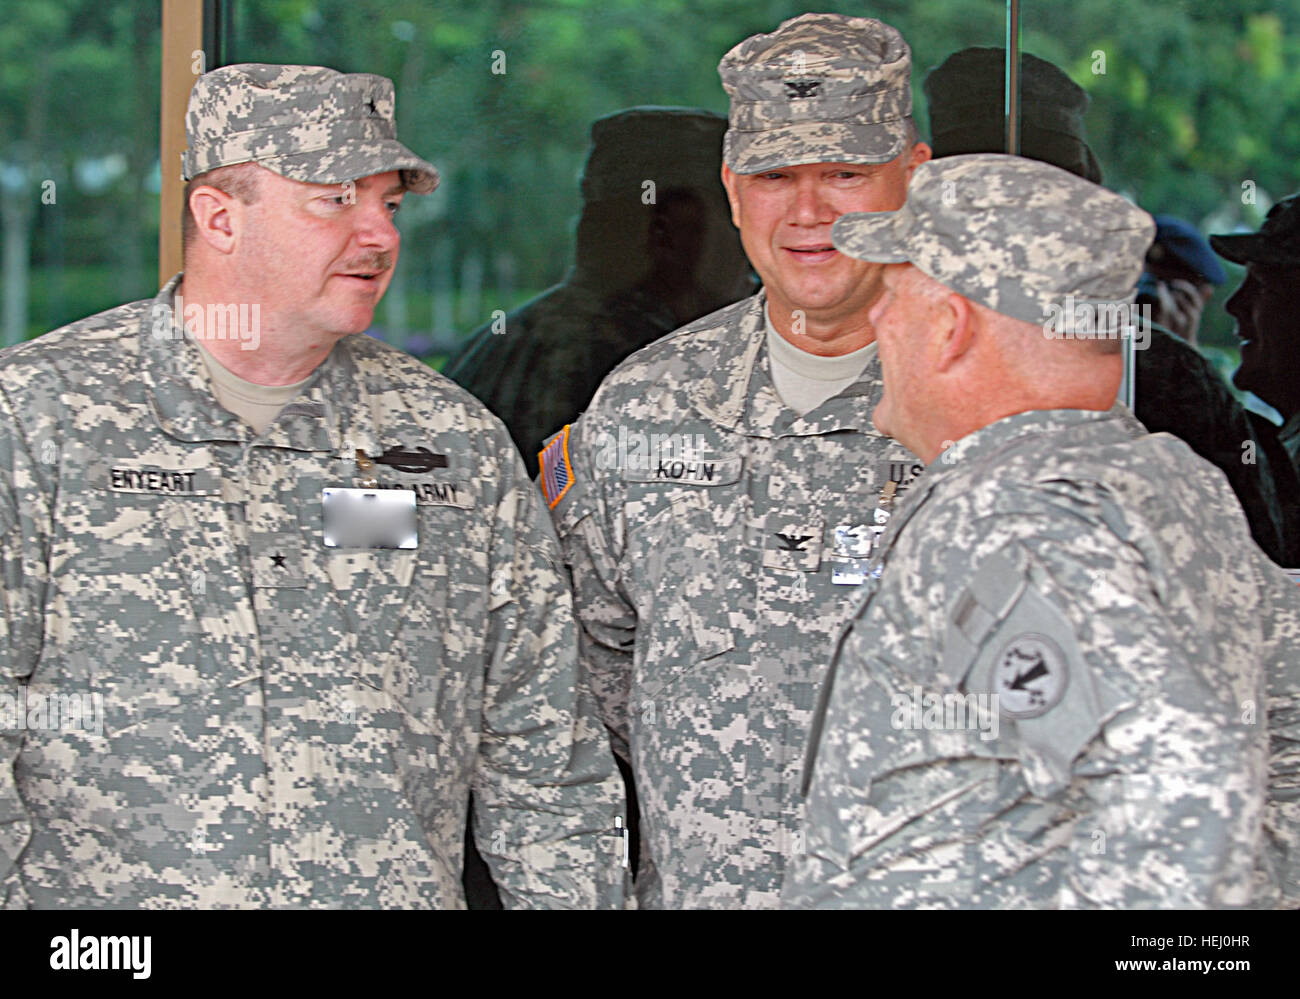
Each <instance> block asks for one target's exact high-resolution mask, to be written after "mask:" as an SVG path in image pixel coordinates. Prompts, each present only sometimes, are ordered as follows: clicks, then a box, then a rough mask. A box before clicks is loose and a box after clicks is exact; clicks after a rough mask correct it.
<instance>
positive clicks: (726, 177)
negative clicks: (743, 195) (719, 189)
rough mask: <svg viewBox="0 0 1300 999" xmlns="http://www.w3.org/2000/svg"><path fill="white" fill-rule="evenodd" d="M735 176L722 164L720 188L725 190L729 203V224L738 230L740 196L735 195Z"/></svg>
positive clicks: (729, 168)
mask: <svg viewBox="0 0 1300 999" xmlns="http://www.w3.org/2000/svg"><path fill="white" fill-rule="evenodd" d="M736 185H737V180H736V175H735V174H734V173H732V171H731V167H729V166H727V164H725V163H724V164H722V186H723V187H724V188H726V190H727V201H729V202H730V203H731V224H732V225H734V226H735V227H736V228H737V229H739V228H740V195H739V194H737V193H736Z"/></svg>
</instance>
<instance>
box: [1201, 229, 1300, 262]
mask: <svg viewBox="0 0 1300 999" xmlns="http://www.w3.org/2000/svg"><path fill="white" fill-rule="evenodd" d="M1210 246H1211V247H1212V248H1213V249H1214V252H1215V253H1217V254H1218V255H1219V256H1221V257H1222V258H1223V259H1224V260H1231V261H1232V262H1233V263H1234V264H1243V265H1244V264H1281V265H1282V266H1284V267H1294V266H1300V254H1296V253H1286V252H1285V251H1282V250H1279V249H1278V248H1277V245H1276V244H1275V243H1274V242H1273V241H1272V240H1271V239H1270V238H1269V237H1268V236H1264V235H1262V234H1260V233H1257V232H1252V233H1243V234H1242V235H1240V236H1211V237H1210Z"/></svg>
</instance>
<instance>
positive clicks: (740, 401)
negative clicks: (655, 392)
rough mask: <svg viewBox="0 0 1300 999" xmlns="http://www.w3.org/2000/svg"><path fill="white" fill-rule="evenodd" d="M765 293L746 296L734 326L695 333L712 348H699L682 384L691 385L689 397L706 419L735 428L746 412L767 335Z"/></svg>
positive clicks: (731, 428)
mask: <svg viewBox="0 0 1300 999" xmlns="http://www.w3.org/2000/svg"><path fill="white" fill-rule="evenodd" d="M766 301H767V296H766V294H765V293H764V292H762V291H760V292H759V293H758V294H757V295H754V296H753V297H752V298H750V299H749V303H748V307H747V308H746V309H745V310H744V311H743V312H741V314H740V316H739V318H738V320H737V321H736V323H735V327H734V328H729V327H728V326H720V327H712V328H708V327H706V328H704V329H701V330H698V331H696V335H697V336H701V337H711V338H712V341H713V344H712V347H711V349H706V350H704V351H701V353H700V355H699V356H698V357H696V358H695V359H694V360H693V362H692V364H691V367H692V368H694V369H695V370H688V371H686V372H685V377H684V379H683V384H686V385H689V386H691V400H692V402H693V403H694V405H695V408H696V410H698V411H699V413H700V415H702V416H704V417H705V418H706V419H708V420H711V421H713V422H714V423H717V424H720V425H721V426H722V427H724V428H725V429H727V430H735V429H736V428H737V427H738V426H739V425H740V420H741V418H742V417H743V416H744V415H745V408H746V407H745V402H746V398H747V395H748V390H749V382H750V376H751V374H752V373H753V371H754V362H755V361H756V360H757V358H758V356H759V352H760V350H761V349H762V346H763V341H764V339H765V338H766V336H767V331H766V327H765V326H764V323H763V314H764V313H763V310H764V307H765V305H766Z"/></svg>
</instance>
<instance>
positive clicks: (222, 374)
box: [194, 339, 312, 434]
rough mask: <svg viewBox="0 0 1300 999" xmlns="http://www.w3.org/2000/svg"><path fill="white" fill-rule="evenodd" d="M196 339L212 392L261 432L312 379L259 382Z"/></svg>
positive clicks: (223, 403) (309, 377)
mask: <svg viewBox="0 0 1300 999" xmlns="http://www.w3.org/2000/svg"><path fill="white" fill-rule="evenodd" d="M194 342H195V343H196V344H198V346H199V355H200V356H201V357H202V358H203V363H204V364H205V365H206V366H207V369H208V374H209V376H210V377H211V378H212V394H213V395H215V396H216V397H217V402H219V403H221V405H222V406H224V407H225V408H226V409H228V410H230V411H231V412H232V413H234V414H235V415H236V416H238V417H239V418H240V419H241V420H243V421H244V422H245V423H247V424H248V425H249V426H250V427H252V428H253V429H254V430H256V431H257V432H258V433H259V434H260V433H261V432H262V431H263V430H265V429H266V428H267V427H269V426H270V425H271V421H272V420H274V419H275V416H276V414H277V413H279V412H280V410H281V409H283V408H284V404H285V403H286V402H288V401H289V400H290V399H292V398H293V397H294V396H296V395H297V394H298V393H299V392H300V391H301V390H302V387H303V386H304V385H306V384H307V383H308V382H309V381H311V377H312V376H311V375H308V376H307V377H306V378H304V379H303V380H302V381H300V382H295V383H294V384H292V385H258V384H256V383H255V382H250V381H245V380H244V379H243V378H240V377H239V376H238V375H237V374H235V373H234V372H233V371H231V370H230V369H229V368H227V367H226V366H225V365H224V364H222V363H221V362H220V361H218V360H217V359H216V358H215V357H213V356H212V355H211V354H209V353H208V351H207V348H205V347H204V346H203V344H201V343H199V341H198V340H197V339H196V340H195V341H194Z"/></svg>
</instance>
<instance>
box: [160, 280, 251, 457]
mask: <svg viewBox="0 0 1300 999" xmlns="http://www.w3.org/2000/svg"><path fill="white" fill-rule="evenodd" d="M183 276H184V275H183V273H182V274H176V275H174V276H173V277H172V279H171V280H170V281H168V282H167V283H166V284H165V285H163V286H162V288H161V289H160V290H159V292H158V294H157V295H156V296H154V300H153V305H152V306H151V307H150V308H149V310H148V311H147V312H146V313H145V315H144V317H143V318H142V319H141V320H140V374H141V380H142V381H143V383H144V391H145V395H146V396H147V398H148V399H149V403H150V405H151V406H152V407H153V411H154V414H155V416H156V417H157V419H158V423H159V425H160V426H161V427H162V429H163V430H164V432H166V433H167V434H170V435H171V436H172V437H175V438H177V439H178V440H183V441H191V442H193V441H241V442H242V441H245V440H247V439H249V438H250V437H251V436H252V429H251V428H250V427H247V426H245V425H244V422H243V421H242V420H240V419H239V417H237V416H235V415H234V414H233V413H229V412H227V411H226V410H225V409H223V408H222V407H221V405H220V404H219V403H218V402H217V398H216V396H215V395H213V394H212V382H211V379H210V376H209V375H208V371H207V368H206V366H205V365H204V364H203V358H202V357H201V356H200V355H199V348H198V345H197V344H194V343H191V342H190V340H189V338H188V337H186V336H184V335H183V334H182V332H181V331H182V330H183V323H178V322H176V319H175V317H174V316H173V314H172V303H173V301H174V297H175V294H176V288H177V286H178V285H179V284H180V283H181V278H182V277H183ZM181 318H182V320H183V318H184V317H181Z"/></svg>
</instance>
